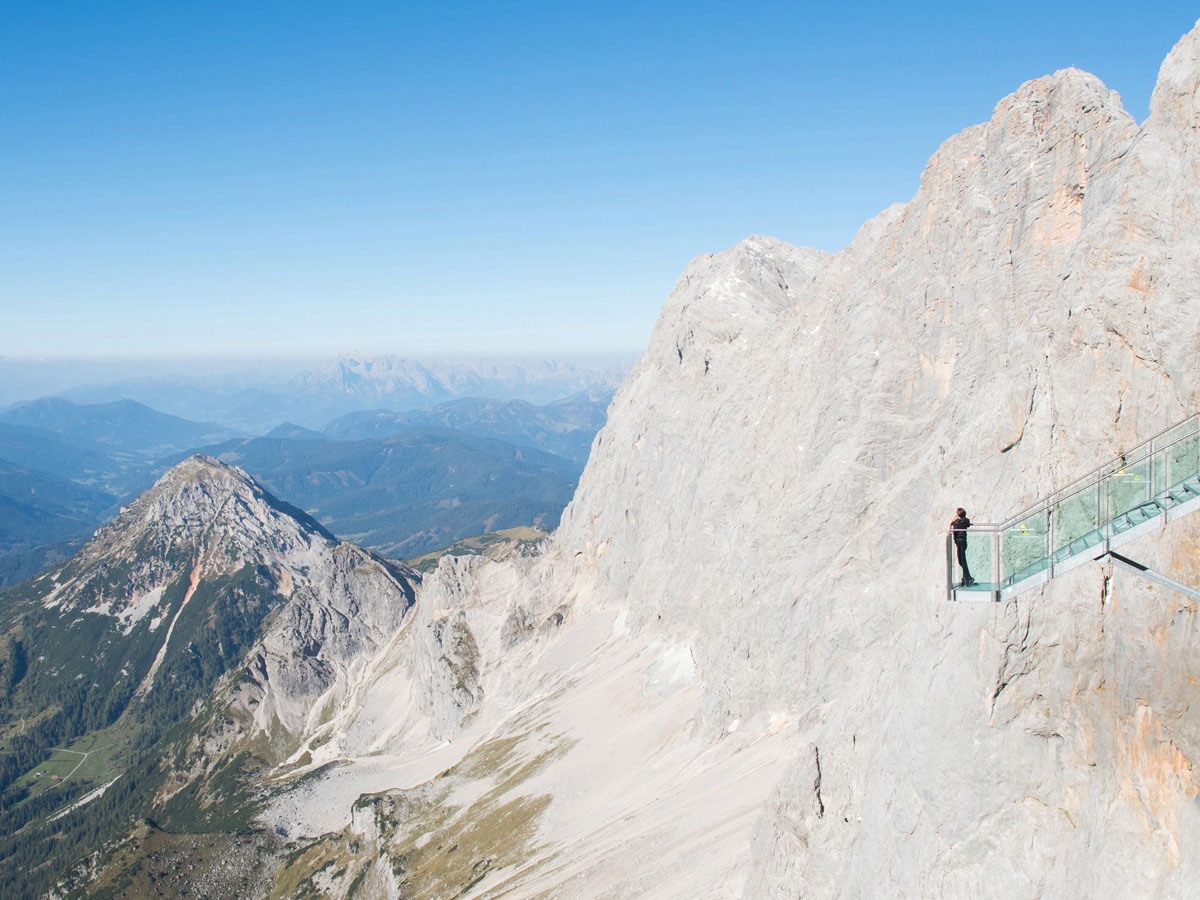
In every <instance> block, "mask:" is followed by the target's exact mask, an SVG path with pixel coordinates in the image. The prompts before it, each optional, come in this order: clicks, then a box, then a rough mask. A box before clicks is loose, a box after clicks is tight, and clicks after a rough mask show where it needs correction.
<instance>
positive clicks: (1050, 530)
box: [1046, 502, 1055, 578]
mask: <svg viewBox="0 0 1200 900" xmlns="http://www.w3.org/2000/svg"><path fill="white" fill-rule="evenodd" d="M1054 509H1055V505H1054V504H1053V503H1049V502H1048V503H1047V504H1046V577H1047V578H1053V577H1054Z"/></svg>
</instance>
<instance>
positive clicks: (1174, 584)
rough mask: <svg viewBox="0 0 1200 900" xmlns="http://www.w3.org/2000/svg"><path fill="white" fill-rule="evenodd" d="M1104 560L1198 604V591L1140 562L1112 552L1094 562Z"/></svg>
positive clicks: (1199, 595)
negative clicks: (1189, 598) (1108, 560)
mask: <svg viewBox="0 0 1200 900" xmlns="http://www.w3.org/2000/svg"><path fill="white" fill-rule="evenodd" d="M1105 559H1110V560H1112V563H1113V565H1115V566H1120V567H1121V568H1122V569H1125V570H1126V571H1127V572H1133V573H1134V574H1135V575H1141V576H1142V577H1143V578H1145V579H1146V580H1147V581H1153V582H1154V583H1155V584H1159V585H1162V586H1163V587H1165V588H1170V589H1171V590H1173V591H1178V592H1179V593H1181V594H1183V595H1184V596H1185V597H1191V598H1192V599H1193V600H1195V601H1197V602H1200V591H1198V590H1196V589H1195V588H1193V587H1188V586H1187V585H1186V584H1184V583H1183V582H1182V581H1176V580H1175V579H1174V578H1168V577H1167V576H1166V575H1163V574H1162V573H1161V572H1155V571H1154V570H1153V569H1151V568H1150V567H1149V566H1143V565H1142V564H1141V563H1140V562H1136V561H1134V560H1132V559H1130V558H1129V557H1127V556H1122V555H1121V554H1120V553H1115V552H1113V551H1112V550H1110V551H1108V552H1107V553H1104V554H1101V555H1100V556H1098V557H1096V562H1103V561H1104V560H1105Z"/></svg>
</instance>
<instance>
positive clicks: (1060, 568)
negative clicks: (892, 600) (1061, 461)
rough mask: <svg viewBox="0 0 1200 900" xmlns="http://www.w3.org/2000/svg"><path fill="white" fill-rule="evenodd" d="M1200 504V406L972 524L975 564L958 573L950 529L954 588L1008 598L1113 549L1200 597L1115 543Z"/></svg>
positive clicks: (1116, 559)
mask: <svg viewBox="0 0 1200 900" xmlns="http://www.w3.org/2000/svg"><path fill="white" fill-rule="evenodd" d="M1197 509H1200V413H1196V414H1194V415H1191V416H1189V417H1188V418H1186V419H1184V420H1183V421H1182V422H1180V423H1178V424H1176V425H1173V426H1172V427H1170V428H1168V429H1167V430H1166V431H1164V432H1162V433H1161V434H1157V435H1155V436H1154V437H1152V438H1151V439H1150V440H1148V441H1146V442H1145V443H1143V444H1139V445H1138V446H1137V447H1134V448H1133V449H1132V450H1130V451H1127V452H1126V453H1123V454H1121V455H1120V456H1117V457H1115V458H1113V459H1110V460H1109V461H1108V462H1106V463H1104V465H1102V466H1100V467H1099V468H1097V469H1095V470H1094V471H1092V472H1089V473H1088V474H1087V475H1084V476H1083V477H1082V478H1079V479H1077V480H1076V481H1073V482H1072V483H1071V484H1069V485H1067V486H1066V487H1064V488H1061V489H1059V490H1057V491H1055V492H1054V493H1053V494H1050V495H1049V496H1048V497H1044V498H1043V499H1041V500H1039V501H1037V502H1036V503H1034V504H1033V505H1032V506H1029V507H1027V508H1025V509H1023V510H1021V511H1020V512H1019V513H1017V514H1016V515H1015V516H1013V517H1012V518H1010V519H1008V520H1006V521H1004V522H1001V523H999V524H973V525H972V526H971V528H970V529H968V530H967V535H968V538H967V566H968V568H969V569H970V570H971V575H972V577H973V578H975V579H976V583H975V584H973V585H971V586H969V587H963V586H961V585H959V584H956V583H955V579H956V578H957V577H958V566H957V557H956V551H955V547H954V535H953V534H947V535H946V590H947V595H948V598H949V599H951V600H996V601H999V600H1007V599H1008V598H1010V597H1015V596H1016V595H1017V594H1020V593H1022V592H1023V591H1027V590H1029V589H1031V588H1035V587H1037V586H1038V585H1041V584H1044V583H1045V582H1047V581H1049V580H1050V579H1051V578H1055V577H1057V576H1059V575H1062V574H1063V573H1064V572H1069V571H1070V570H1071V569H1074V568H1076V567H1077V566H1081V565H1083V564H1084V563H1089V562H1093V561H1095V560H1099V559H1102V558H1105V557H1107V558H1108V559H1109V560H1110V561H1112V562H1113V563H1114V564H1115V565H1119V566H1122V567H1124V568H1126V569H1129V570H1130V571H1134V572H1137V573H1138V574H1139V575H1142V576H1143V577H1145V578H1149V579H1150V580H1152V581H1156V582H1158V583H1159V584H1165V585H1166V586H1168V587H1171V588H1173V589H1174V590H1179V591H1182V592H1183V593H1186V594H1189V595H1190V596H1193V597H1196V598H1197V599H1200V591H1196V590H1194V589H1193V588H1190V587H1188V586H1186V585H1183V584H1180V583H1179V582H1176V581H1174V580H1172V579H1170V578H1167V577H1166V576H1163V575H1160V574H1158V573H1156V572H1153V571H1152V570H1150V569H1147V568H1146V567H1145V566H1142V565H1140V564H1138V563H1136V562H1134V561H1133V560H1130V559H1127V558H1125V557H1124V556H1122V555H1120V554H1118V553H1115V552H1114V551H1115V550H1116V549H1117V548H1118V547H1120V546H1122V545H1123V544H1127V543H1128V542H1129V541H1132V540H1134V539H1135V538H1139V537H1141V536H1142V535H1144V534H1147V533H1149V532H1151V531H1154V530H1156V529H1159V528H1163V527H1165V526H1166V525H1168V524H1169V523H1171V522H1174V521H1175V520H1176V519H1178V518H1180V517H1181V516H1186V515H1187V514H1188V513H1190V512H1194V511H1195V510H1197Z"/></svg>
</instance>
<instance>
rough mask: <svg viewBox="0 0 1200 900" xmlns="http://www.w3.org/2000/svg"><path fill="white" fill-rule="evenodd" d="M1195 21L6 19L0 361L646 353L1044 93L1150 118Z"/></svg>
mask: <svg viewBox="0 0 1200 900" xmlns="http://www.w3.org/2000/svg"><path fill="white" fill-rule="evenodd" d="M1194 19H1195V11H1194V9H1193V8H1191V7H1190V6H1186V5H1184V4H1182V3H1175V2H1171V3H1162V4H1156V5H1154V6H1153V7H1147V8H1139V7H1135V6H1134V5H1132V4H1120V5H1118V4H1112V5H1110V7H1109V8H1105V6H1104V5H1101V6H1097V5H1096V4H1087V5H1085V4H1083V3H1078V2H1072V3H1064V4H1058V5H1056V6H1055V7H1054V8H1048V7H1046V6H1045V5H1044V4H1037V5H1034V4H1033V3H1028V2H1025V3H1015V4H1010V5H1009V6H1007V7H1006V8H1004V9H1002V10H1001V9H965V8H962V7H961V6H950V5H948V4H926V5H924V6H923V7H921V8H920V10H919V11H918V10H912V9H905V8H902V7H894V6H891V5H886V4H879V3H862V2H860V3H851V4H848V5H847V4H843V5H841V6H840V7H838V9H837V10H836V11H835V10H833V9H830V8H823V7H816V6H813V5H809V4H785V3H768V4H766V5H760V6H759V7H756V9H755V15H753V16H747V15H745V14H742V13H740V12H738V11H736V10H734V9H732V8H730V7H726V6H723V5H720V4H711V3H701V4H694V3H693V4H687V5H684V4H656V5H654V7H653V8H651V9H645V8H643V7H642V6H640V5H635V4H619V5H615V6H614V5H606V6H604V7H603V8H601V7H599V6H596V7H591V6H589V7H585V8H582V9H580V8H570V9H568V8H564V7H561V6H558V5H553V4H540V3H523V4H519V5H505V6H503V7H498V6H492V5H487V4H470V3H468V4H462V5H457V6H455V7H453V8H449V7H437V8H433V7H426V8H418V7H416V6H415V5H412V4H401V5H394V6H391V5H383V4H369V3H366V4H364V3H353V4H350V5H346V4H343V5H339V6H338V7H336V8H332V7H329V8H320V7H316V6H307V5H296V4H262V5H255V6H254V7H253V8H247V7H244V6H243V5H234V4H215V5H206V7H205V8H204V9H203V10H200V9H185V8H175V7H160V6H156V5H150V4H139V3H128V4H122V5H121V6H120V7H118V8H113V7H104V8H102V7H85V6H74V7H71V8H54V7H51V6H47V5H45V4H34V3H30V2H16V3H10V4H7V5H6V8H5V14H4V23H5V26H6V27H5V29H4V34H5V50H4V53H3V54H0V76H2V77H0V97H2V98H3V101H4V107H5V110H6V112H7V115H6V117H5V123H4V125H3V126H0V127H2V128H3V134H4V139H3V141H0V167H2V168H3V171H4V172H5V174H6V176H7V177H6V182H7V186H6V190H5V194H4V197H3V199H2V200H0V204H3V210H4V215H3V216H2V217H0V223H2V224H0V267H2V268H3V271H4V272H5V278H4V279H3V281H2V283H0V310H2V312H3V322H4V326H3V328H0V357H6V358H8V359H13V358H18V359H30V358H42V359H49V360H56V359H64V360H65V359H90V360H97V359H107V360H114V359H117V360H119V359H138V360H152V359H157V360H162V359H175V360H178V359H180V358H186V359H189V360H193V361H198V360H211V359H214V358H220V359H223V360H247V361H253V360H261V359H263V358H271V359H288V360H312V359H319V358H328V357H331V356H334V355H335V354H337V353H339V352H342V351H345V350H348V349H351V348H354V349H357V350H360V351H362V352H366V353H394V354H401V355H408V356H415V357H425V358H429V357H436V356H449V355H453V356H500V355H505V356H524V357H531V356H542V357H547V356H554V357H563V356H578V355H580V354H605V353H614V352H616V353H631V352H636V351H638V350H640V349H641V348H642V347H643V346H644V345H645V342H646V339H647V337H648V335H649V332H650V328H651V326H652V324H653V322H654V319H655V317H656V316H657V314H658V310H659V307H660V306H661V303H662V300H663V298H664V297H665V295H666V293H667V292H668V291H669V290H670V288H671V285H672V284H673V283H674V281H675V279H676V278H677V277H678V275H679V273H680V272H681V271H682V269H683V267H684V266H685V265H686V263H687V261H688V260H689V259H690V258H691V257H693V256H695V255H697V254H699V253H703V252H715V251H720V250H723V249H725V248H726V247H728V246H730V245H732V244H733V243H735V242H737V241H738V240H740V239H742V238H743V237H745V236H747V235H749V234H753V233H764V234H772V235H774V236H777V237H780V238H782V239H784V240H786V241H789V242H791V243H795V244H801V245H809V246H815V247H819V248H821V249H824V250H830V251H833V250H837V249H839V248H840V247H841V246H843V245H845V244H846V243H847V242H848V241H849V240H850V239H851V237H852V236H853V234H854V232H855V230H857V228H858V227H859V226H860V225H861V223H862V222H863V221H865V220H867V219H869V218H871V217H872V216H874V215H875V214H877V213H878V212H879V211H880V210H882V209H883V208H885V207H886V206H888V205H889V204H891V203H894V202H901V201H905V200H907V199H908V198H909V197H911V196H912V194H913V193H914V191H915V190H916V187H917V181H916V174H915V173H919V172H920V171H921V169H922V167H923V165H924V162H925V160H926V159H927V158H928V157H929V156H930V154H931V153H932V152H933V151H934V150H935V149H936V147H937V146H938V144H939V143H940V142H941V141H942V140H943V139H945V138H946V137H947V136H949V135H950V134H952V133H954V132H956V131H959V130H961V129H962V128H964V127H967V126H969V125H972V124H974V123H976V122H980V121H984V120H986V119H987V118H988V117H989V116H990V114H991V110H992V106H993V105H994V103H995V102H996V99H997V98H999V97H1002V96H1004V95H1006V94H1008V93H1010V92H1012V91H1013V90H1015V89H1016V88H1017V87H1018V86H1019V85H1020V84H1021V83H1022V82H1024V81H1026V80H1028V79H1031V78H1035V77H1038V76H1040V75H1043V74H1046V73H1048V72H1051V71H1054V70H1056V69H1060V68H1064V67H1067V66H1076V67H1078V68H1081V69H1085V70H1087V71H1089V72H1092V73H1093V74H1095V75H1097V76H1099V77H1100V78H1101V79H1102V80H1103V81H1104V82H1105V83H1106V84H1107V85H1108V86H1109V87H1110V88H1113V89H1115V90H1117V91H1119V92H1120V93H1121V95H1122V98H1123V102H1124V104H1125V107H1126V108H1127V109H1128V110H1129V111H1130V113H1131V114H1132V115H1133V116H1134V117H1135V118H1137V119H1138V120H1139V121H1140V120H1142V119H1144V117H1145V115H1146V110H1147V105H1148V102H1149V97H1150V91H1151V88H1152V87H1153V83H1154V74H1155V73H1156V72H1157V67H1158V63H1159V62H1160V61H1161V59H1162V58H1163V57H1164V56H1165V55H1166V53H1167V51H1168V50H1169V49H1170V47H1171V46H1172V45H1173V44H1174V42H1175V41H1176V40H1177V39H1178V37H1179V35H1180V34H1182V33H1184V32H1185V31H1187V30H1188V29H1189V28H1190V27H1191V25H1192V24H1193V23H1194ZM197 365H199V363H197ZM0 375H2V370H0Z"/></svg>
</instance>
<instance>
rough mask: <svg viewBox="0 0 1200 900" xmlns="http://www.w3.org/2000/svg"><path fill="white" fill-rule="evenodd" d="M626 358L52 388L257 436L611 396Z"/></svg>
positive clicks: (365, 364) (361, 363)
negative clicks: (387, 417)
mask: <svg viewBox="0 0 1200 900" xmlns="http://www.w3.org/2000/svg"><path fill="white" fill-rule="evenodd" d="M631 364H632V358H624V357H611V358H604V359H598V360H593V361H581V362H573V361H562V360H531V361H515V360H505V361H496V360H480V359H476V360H442V361H426V362H419V361H416V360H412V359H406V358H403V357H397V356H368V355H364V354H346V355H343V356H340V357H338V358H337V359H336V360H334V361H332V362H330V363H327V364H325V365H323V366H318V367H316V368H313V369H310V370H308V371H305V372H302V373H300V374H299V375H294V376H288V377H282V376H280V377H270V376H268V375H265V374H264V375H260V376H257V377H247V376H245V375H238V376H230V377H221V376H203V377H178V376H161V375H156V376H152V377H144V378H133V379H128V378H127V379H122V380H119V381H112V382H105V383H100V384H81V385H76V386H74V387H71V388H69V389H64V390H60V391H58V393H60V394H61V395H62V396H65V397H68V398H69V399H72V400H75V401H76V402H81V403H101V402H108V401H112V400H115V399H118V398H133V399H135V400H137V401H139V402H141V403H145V404H148V405H149V406H151V407H153V408H155V409H159V410H165V411H167V412H169V413H172V414H174V415H177V416H182V417H185V418H187V419H192V420H200V421H213V422H219V423H221V425H222V426H224V427H227V428H233V429H236V430H240V431H242V432H244V433H250V434H262V433H265V432H267V431H269V430H270V429H272V428H274V427H276V426H277V425H279V424H281V423H283V422H292V423H295V424H297V425H300V426H302V427H305V428H311V429H319V428H321V427H322V426H323V425H324V424H325V423H327V422H329V421H330V420H332V419H335V418H337V417H339V416H343V415H346V414H347V413H351V412H361V411H365V410H378V409H387V410H394V411H397V412H408V411H410V410H415V409H422V408H425V407H429V406H435V405H437V404H439V403H444V402H446V401H449V400H458V399H462V398H465V397H490V398H496V399H497V400H500V401H507V400H523V401H525V402H527V403H531V404H545V403H549V402H552V401H556V400H560V399H562V398H564V397H569V396H572V395H576V394H585V395H588V396H590V397H593V398H599V397H603V396H605V395H611V393H612V391H614V390H615V389H616V387H617V386H618V385H619V384H620V383H621V381H622V380H623V379H624V377H625V375H626V374H627V373H628V371H629V368H630V366H631Z"/></svg>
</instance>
